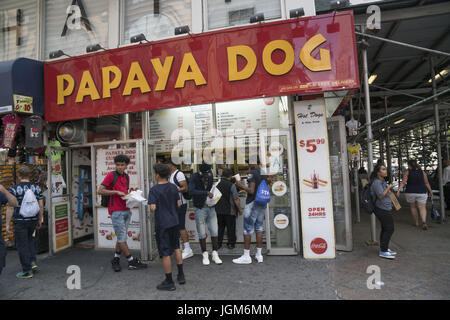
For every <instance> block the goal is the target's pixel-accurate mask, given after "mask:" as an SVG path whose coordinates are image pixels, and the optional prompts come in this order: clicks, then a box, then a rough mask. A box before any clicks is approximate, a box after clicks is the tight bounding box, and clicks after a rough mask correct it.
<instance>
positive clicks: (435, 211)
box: [431, 204, 441, 221]
mask: <svg viewBox="0 0 450 320" xmlns="http://www.w3.org/2000/svg"><path fill="white" fill-rule="evenodd" d="M440 219H441V214H440V213H439V210H438V209H437V208H436V207H435V206H434V204H432V205H431V220H433V221H439V220H440Z"/></svg>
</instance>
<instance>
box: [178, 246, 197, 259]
mask: <svg viewBox="0 0 450 320" xmlns="http://www.w3.org/2000/svg"><path fill="white" fill-rule="evenodd" d="M181 255H182V257H183V260H185V259H187V258H190V257H193V256H194V252H193V251H192V249H190V248H189V250H186V249H184V250H183V253H182V254H181Z"/></svg>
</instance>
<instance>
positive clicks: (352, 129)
mask: <svg viewBox="0 0 450 320" xmlns="http://www.w3.org/2000/svg"><path fill="white" fill-rule="evenodd" d="M360 125H361V123H360V122H358V120H355V119H353V118H352V119H350V120H349V121H347V123H346V124H345V126H346V127H347V128H348V135H349V136H356V135H357V134H358V127H359V126H360Z"/></svg>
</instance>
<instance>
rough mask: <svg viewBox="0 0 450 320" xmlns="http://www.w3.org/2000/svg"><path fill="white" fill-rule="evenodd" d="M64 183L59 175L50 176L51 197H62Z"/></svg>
mask: <svg viewBox="0 0 450 320" xmlns="http://www.w3.org/2000/svg"><path fill="white" fill-rule="evenodd" d="M64 188H66V182H65V181H64V178H63V177H62V175H60V174H52V197H56V196H62V195H63V191H64Z"/></svg>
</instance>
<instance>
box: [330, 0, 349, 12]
mask: <svg viewBox="0 0 450 320" xmlns="http://www.w3.org/2000/svg"><path fill="white" fill-rule="evenodd" d="M348 5H349V1H348V0H334V1H331V3H330V7H331V9H334V10H337V9H342V8H346V7H348Z"/></svg>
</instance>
